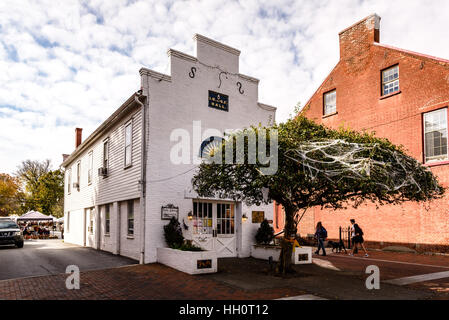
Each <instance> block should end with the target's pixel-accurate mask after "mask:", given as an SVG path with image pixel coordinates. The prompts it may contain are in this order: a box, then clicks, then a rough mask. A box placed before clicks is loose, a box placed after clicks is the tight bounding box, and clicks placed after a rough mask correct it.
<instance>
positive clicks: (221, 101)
mask: <svg viewBox="0 0 449 320" xmlns="http://www.w3.org/2000/svg"><path fill="white" fill-rule="evenodd" d="M208 105H209V107H210V108H214V109H218V110H223V111H229V97H228V96H227V95H225V94H222V93H218V92H215V91H210V90H209V104H208Z"/></svg>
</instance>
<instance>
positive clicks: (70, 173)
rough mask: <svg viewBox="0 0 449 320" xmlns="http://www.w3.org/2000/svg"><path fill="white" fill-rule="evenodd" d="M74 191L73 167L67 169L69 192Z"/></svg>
mask: <svg viewBox="0 0 449 320" xmlns="http://www.w3.org/2000/svg"><path fill="white" fill-rule="evenodd" d="M71 192H72V169H69V170H67V193H68V194H70V193H71Z"/></svg>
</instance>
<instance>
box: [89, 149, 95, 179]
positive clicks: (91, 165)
mask: <svg viewBox="0 0 449 320" xmlns="http://www.w3.org/2000/svg"><path fill="white" fill-rule="evenodd" d="M88 158H89V159H88V162H89V163H88V165H89V168H88V170H87V183H88V184H91V183H92V171H93V166H94V155H93V151H91V152H89V156H88Z"/></svg>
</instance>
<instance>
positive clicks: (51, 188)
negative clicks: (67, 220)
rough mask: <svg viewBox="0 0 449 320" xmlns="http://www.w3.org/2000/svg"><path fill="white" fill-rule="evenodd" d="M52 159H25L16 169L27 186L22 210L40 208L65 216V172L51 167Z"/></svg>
mask: <svg viewBox="0 0 449 320" xmlns="http://www.w3.org/2000/svg"><path fill="white" fill-rule="evenodd" d="M50 165H51V162H50V160H48V159H47V160H44V161H38V160H25V161H22V163H21V165H20V166H19V167H18V170H17V171H16V175H17V177H18V178H19V179H20V181H21V182H22V184H23V185H24V188H25V191H26V192H25V194H24V196H23V200H22V207H21V210H22V212H27V211H29V210H38V211H40V212H42V213H44V214H47V215H53V216H55V217H61V216H63V214H64V213H63V210H64V208H63V201H64V172H63V171H62V170H59V169H58V170H54V171H52V170H51V169H50Z"/></svg>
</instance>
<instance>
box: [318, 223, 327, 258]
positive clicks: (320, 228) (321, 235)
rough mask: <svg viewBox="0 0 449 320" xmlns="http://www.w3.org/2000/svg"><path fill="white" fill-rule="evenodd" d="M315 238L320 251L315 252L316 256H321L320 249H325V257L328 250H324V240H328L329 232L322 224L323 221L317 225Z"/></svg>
mask: <svg viewBox="0 0 449 320" xmlns="http://www.w3.org/2000/svg"><path fill="white" fill-rule="evenodd" d="M315 238H316V239H317V240H318V249H317V251H315V254H320V249H323V256H325V255H326V249H325V248H324V240H326V238H327V231H326V229H325V228H324V227H323V225H322V224H321V221H320V222H318V223H317V225H316V229H315Z"/></svg>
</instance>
